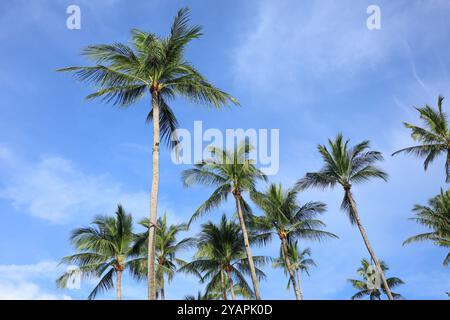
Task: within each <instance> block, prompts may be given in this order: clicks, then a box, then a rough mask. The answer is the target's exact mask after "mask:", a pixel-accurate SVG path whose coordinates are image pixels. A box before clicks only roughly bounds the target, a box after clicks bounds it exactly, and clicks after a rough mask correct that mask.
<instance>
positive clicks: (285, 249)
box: [281, 237, 300, 300]
mask: <svg viewBox="0 0 450 320" xmlns="http://www.w3.org/2000/svg"><path fill="white" fill-rule="evenodd" d="M281 247H282V248H283V258H284V263H285V264H286V268H287V269H288V271H289V277H290V279H291V282H292V287H293V288H294V293H295V298H296V299H297V300H300V294H299V292H298V288H297V284H296V282H295V277H294V270H293V269H292V265H291V261H290V260H289V252H288V245H287V241H286V238H285V237H282V238H281Z"/></svg>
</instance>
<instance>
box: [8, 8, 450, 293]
mask: <svg viewBox="0 0 450 320" xmlns="http://www.w3.org/2000/svg"><path fill="white" fill-rule="evenodd" d="M70 4H77V5H79V6H80V8H81V12H82V17H81V19H82V20H81V21H82V22H81V23H82V25H81V30H68V29H67V28H66V18H67V14H66V8H67V6H68V5H70ZM370 4H377V5H379V6H380V8H381V19H382V22H381V30H373V31H370V30H368V29H367V27H366V19H367V17H368V15H367V14H366V8H367V7H368V5H370ZM185 5H189V7H190V8H191V10H192V21H193V22H194V23H196V24H201V25H203V26H204V36H203V38H202V39H201V40H199V41H195V42H194V43H193V44H192V45H191V46H190V47H189V48H188V51H187V56H188V59H189V60H190V61H192V63H194V64H195V65H196V66H197V67H198V69H199V70H201V71H202V72H203V73H204V75H205V76H207V78H209V79H210V80H211V81H212V82H213V83H214V84H215V85H217V86H218V87H220V88H222V89H223V90H225V91H228V92H230V93H232V94H233V95H234V96H235V97H237V98H238V100H239V101H240V102H241V104H242V107H240V108H239V109H238V108H230V109H225V110H224V111H220V112H219V111H213V110H209V109H205V108H202V107H199V106H195V105H194V106H193V105H190V104H188V103H186V102H185V101H182V100H177V101H175V102H174V105H173V106H174V109H175V111H176V114H177V116H178V119H179V121H180V123H181V126H182V127H183V128H187V129H192V127H193V122H194V121H195V120H202V121H203V126H204V128H219V129H222V130H224V129H226V128H244V129H248V128H255V129H280V170H279V173H278V174H277V175H276V176H272V177H270V179H271V181H274V182H282V183H283V184H285V185H287V186H289V185H292V184H293V183H294V182H295V181H296V180H297V179H298V178H300V177H302V176H303V175H304V174H305V173H306V172H309V171H314V170H317V169H319V168H320V166H321V162H320V159H319V157H318V154H317V151H316V145H317V144H318V143H324V142H325V141H326V139H327V138H329V137H333V136H335V135H336V134H337V133H339V132H342V133H343V134H344V135H345V137H348V138H350V139H351V141H352V142H355V143H356V142H359V141H361V140H364V139H369V140H371V141H372V145H373V147H374V149H377V150H380V151H382V152H383V153H384V154H385V157H386V160H385V161H384V162H383V163H382V167H383V168H384V169H385V170H386V171H387V172H388V173H389V174H390V180H389V183H384V182H379V181H373V182H370V183H367V184H366V185H361V186H358V187H356V188H355V190H354V193H355V197H356V200H357V202H358V205H359V209H360V211H361V216H362V220H363V223H364V224H365V225H366V228H367V232H368V235H369V237H370V240H371V242H372V244H373V246H374V248H375V250H376V252H377V254H378V256H379V257H380V258H382V259H383V260H385V261H386V262H387V263H388V264H389V266H390V271H389V273H388V274H389V275H395V276H398V277H400V278H401V279H403V280H404V281H405V282H406V284H405V285H404V286H402V287H401V288H400V289H399V290H398V292H399V293H401V294H403V295H404V296H405V297H406V298H409V299H445V298H446V295H445V294H444V292H445V291H449V290H450V274H449V272H450V269H449V268H448V267H447V268H445V267H443V266H442V261H443V259H444V257H445V255H446V254H447V252H446V251H445V250H443V249H440V248H437V247H435V246H433V245H432V244H429V243H422V244H414V245H411V246H408V247H402V242H403V241H404V240H405V239H406V238H407V237H408V236H411V235H414V234H416V233H418V232H420V231H423V229H422V228H421V227H419V226H417V225H416V224H415V223H414V222H412V221H409V220H408V218H409V217H411V216H412V214H411V208H412V207H413V205H414V204H418V203H421V204H423V203H425V202H426V201H427V200H428V199H429V198H430V197H432V196H434V195H436V194H437V193H438V192H439V189H440V188H441V187H446V186H445V183H444V178H443V177H444V171H443V165H444V162H443V161H444V160H443V159H438V160H437V161H435V163H434V164H433V165H432V166H431V167H430V169H429V171H428V172H426V173H425V172H424V171H423V167H422V163H421V161H419V160H416V159H412V158H408V157H404V156H399V157H396V158H392V157H390V154H391V153H392V152H393V151H395V150H398V149H400V148H401V147H404V146H408V145H410V144H411V141H410V137H409V135H408V132H407V131H406V130H405V129H404V128H403V127H402V121H408V122H414V123H417V114H416V112H415V110H414V109H413V106H422V105H423V104H425V103H428V104H431V105H433V106H434V105H435V103H436V101H437V97H438V95H439V94H443V95H444V96H450V76H449V71H450V61H449V59H448V52H449V49H450V47H449V46H450V44H449V43H448V41H446V40H447V39H449V36H450V34H449V33H450V28H449V27H450V26H449V22H448V15H449V13H450V3H449V2H448V1H445V0H428V1H419V0H416V1H410V0H409V1H406V0H405V1H401V0H398V1H395V2H394V1H331V0H326V1H282V2H280V1H276V2H275V1H269V0H262V1H256V0H255V1H226V2H225V1H224V2H217V1H214V2H213V1H208V2H207V1H190V2H189V3H188V2H186V1H153V0H152V1H148V0H146V1H143V0H142V1H133V5H130V2H128V1H121V0H97V1H87V0H83V1H62V0H61V1H46V0H39V1H32V2H31V1H24V0H18V1H14V2H13V3H8V4H6V3H5V2H2V3H0V27H1V28H0V41H1V43H2V47H3V50H2V51H1V52H0V70H1V72H0V87H1V90H0V100H1V104H0V127H1V128H2V130H1V134H0V215H1V218H2V221H3V223H2V225H3V228H2V232H1V233H0V252H1V254H0V271H1V272H0V298H7V297H16V298H19V297H21V298H31V299H38V298H44V299H52V298H55V299H64V298H67V299H70V298H71V299H83V298H85V297H86V296H87V294H88V292H89V290H90V289H91V288H92V284H90V283H84V284H83V285H82V286H81V289H79V290H58V289H56V288H55V285H54V279H55V278H56V277H57V275H58V274H60V273H61V272H62V271H64V269H63V268H61V267H57V262H58V261H59V259H60V258H61V257H62V256H64V255H67V254H70V253H72V248H71V247H70V244H69V242H68V236H69V233H70V230H72V229H73V228H75V227H79V226H83V225H86V224H88V223H89V222H90V220H91V219H92V217H94V216H95V215H97V214H112V213H113V212H114V209H115V206H116V205H117V203H122V204H123V205H124V207H125V208H126V209H127V210H128V211H130V212H132V213H133V215H134V216H135V219H136V220H138V219H140V218H142V217H144V216H146V215H147V212H148V202H149V199H148V198H149V197H148V193H149V187H150V175H151V158H150V148H149V146H150V142H151V127H150V126H148V125H146V124H145V121H144V120H145V117H146V113H147V112H148V108H149V100H148V99H144V100H142V101H141V102H139V103H138V104H136V105H134V106H133V107H131V108H129V109H128V110H118V109H114V108H112V107H111V106H109V105H106V104H103V103H100V102H90V103H86V102H84V101H83V97H84V96H85V95H86V94H87V93H88V92H90V91H89V88H86V87H85V86H83V85H82V84H80V83H76V82H75V81H73V79H71V78H70V77H69V76H68V75H65V74H58V73H56V72H54V70H55V69H57V68H59V67H65V66H69V65H80V64H84V63H86V61H85V60H84V59H83V57H80V55H79V52H80V49H81V48H82V47H83V46H86V45H89V44H94V43H111V42H115V41H121V42H127V41H128V39H129V30H130V29H131V28H134V27H137V28H140V29H142V30H147V31H152V32H156V33H159V34H167V32H168V29H169V26H170V23H171V21H172V18H173V16H174V14H175V13H176V11H177V10H178V9H179V8H180V7H183V6H185ZM448 103H449V102H447V100H445V101H444V106H445V107H446V108H447V107H448ZM162 163H163V164H162V166H161V189H160V190H161V192H160V204H159V208H160V213H162V212H163V211H164V210H166V211H167V212H168V217H169V219H170V220H171V221H172V222H182V221H186V220H187V219H188V218H189V217H190V215H191V214H192V212H193V211H194V210H195V209H196V207H197V206H198V205H199V204H201V202H202V201H203V200H205V199H206V197H207V195H208V192H210V191H211V190H209V189H207V188H202V187H196V188H193V189H184V188H183V187H182V185H181V182H180V172H181V171H182V170H183V169H186V168H187V167H186V166H177V165H174V164H173V163H172V162H171V161H170V156H169V153H168V151H167V150H165V151H164V152H163V155H162ZM341 197H342V192H341V190H338V189H336V190H333V191H308V192H305V193H304V194H302V195H301V196H300V198H299V199H300V201H301V202H305V201H310V200H320V201H323V202H325V203H327V205H328V211H327V212H326V213H325V214H324V216H323V217H322V218H323V221H324V222H325V223H326V224H327V230H329V231H331V232H333V233H335V234H337V235H338V236H339V237H340V238H339V239H338V240H330V241H326V242H323V243H319V244H317V243H310V242H302V243H301V245H302V246H303V247H311V248H312V253H313V258H314V259H315V260H316V263H317V264H318V268H315V269H313V270H312V272H311V276H310V277H307V278H304V281H303V285H304V293H305V297H306V298H307V299H348V298H349V297H350V296H351V295H352V293H353V290H352V288H351V286H350V285H349V284H348V282H347V281H346V279H348V278H351V277H355V276H356V274H355V270H356V268H357V267H358V265H359V260H360V259H361V258H362V257H367V254H366V251H365V248H364V245H363V243H362V240H361V239H360V235H359V233H358V230H357V229H356V228H354V227H352V226H350V224H349V222H348V220H347V218H346V217H345V215H344V214H343V213H342V212H341V211H340V210H339V204H340V201H341ZM222 212H227V213H228V214H230V213H231V212H232V206H231V203H230V204H228V205H224V206H223V208H220V209H219V210H217V211H216V212H214V213H212V214H210V216H209V217H204V218H203V219H202V220H201V221H206V220H207V219H209V218H210V219H217V217H219V216H220V215H221V213H222ZM201 221H199V222H198V223H196V224H195V225H194V226H193V227H192V230H191V231H190V233H191V234H195V233H196V232H197V231H198V230H199V224H200V222H201ZM277 248H278V243H277V241H276V240H274V242H273V243H272V244H271V245H270V246H268V247H266V248H264V249H254V251H255V253H265V254H272V255H275V254H277V253H278V249H277ZM185 258H189V255H186V256H185ZM265 271H266V273H267V275H268V280H267V281H265V282H263V283H261V289H262V296H263V298H267V299H269V298H272V299H285V298H292V292H288V291H286V290H285V285H286V278H285V276H284V275H283V273H282V271H280V270H273V269H271V268H270V267H269V266H268V267H266V269H265ZM123 286H124V293H123V295H124V297H125V298H130V299H139V298H145V293H146V288H145V284H144V283H141V284H139V283H136V282H134V281H132V280H131V279H129V278H125V280H124V285H123ZM196 292H197V280H196V279H194V278H192V277H186V276H185V275H178V276H176V278H175V280H174V282H173V283H172V284H171V285H170V286H169V287H168V288H167V297H168V298H182V297H183V296H184V295H186V294H192V293H196ZM112 297H113V293H109V294H105V295H102V296H101V298H112Z"/></svg>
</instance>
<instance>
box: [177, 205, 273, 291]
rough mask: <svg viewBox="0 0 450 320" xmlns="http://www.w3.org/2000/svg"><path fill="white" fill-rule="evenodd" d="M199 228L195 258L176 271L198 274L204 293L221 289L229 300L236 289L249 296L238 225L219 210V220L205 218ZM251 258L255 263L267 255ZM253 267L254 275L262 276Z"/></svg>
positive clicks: (243, 251)
mask: <svg viewBox="0 0 450 320" xmlns="http://www.w3.org/2000/svg"><path fill="white" fill-rule="evenodd" d="M201 228H202V231H201V233H200V235H199V236H198V244H197V248H198V251H197V253H196V255H195V260H194V261H191V262H189V263H187V264H185V265H183V266H182V267H181V268H180V271H182V272H186V273H190V274H194V275H196V276H198V277H199V278H200V281H201V283H205V282H207V285H206V292H205V294H206V295H214V294H215V293H217V292H221V293H222V297H223V299H224V300H227V299H228V293H230V294H231V297H232V299H233V300H234V299H236V296H237V294H238V293H240V294H241V295H243V296H244V297H247V298H250V297H252V296H253V293H252V290H251V289H250V287H249V285H248V283H247V280H246V279H245V274H248V273H249V271H250V269H249V265H248V260H247V259H246V257H245V246H244V241H243V235H242V233H241V232H240V227H239V225H238V224H236V223H235V222H233V221H227V218H226V215H225V214H223V215H222V218H221V220H220V222H219V224H217V225H216V224H214V223H213V222H208V223H206V224H203V225H202V227H201ZM252 240H253V239H252ZM253 259H254V262H255V264H256V266H259V265H262V264H264V263H266V262H267V258H266V257H262V256H255V257H253ZM255 271H256V274H257V276H258V278H263V277H265V275H264V273H263V272H262V271H261V270H260V269H258V268H255ZM236 289H238V290H239V292H236Z"/></svg>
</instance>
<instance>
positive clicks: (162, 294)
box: [161, 275, 166, 300]
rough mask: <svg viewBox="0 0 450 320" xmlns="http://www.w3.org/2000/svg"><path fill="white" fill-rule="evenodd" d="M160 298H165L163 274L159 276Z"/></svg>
mask: <svg viewBox="0 0 450 320" xmlns="http://www.w3.org/2000/svg"><path fill="white" fill-rule="evenodd" d="M161 300H166V295H165V292H164V275H163V276H162V277H161Z"/></svg>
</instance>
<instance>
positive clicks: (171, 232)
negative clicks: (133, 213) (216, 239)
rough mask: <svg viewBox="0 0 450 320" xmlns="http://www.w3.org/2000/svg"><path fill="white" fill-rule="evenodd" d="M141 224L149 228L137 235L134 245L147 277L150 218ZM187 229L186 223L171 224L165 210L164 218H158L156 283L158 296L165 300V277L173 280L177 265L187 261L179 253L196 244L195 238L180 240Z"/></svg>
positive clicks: (134, 250)
mask: <svg viewBox="0 0 450 320" xmlns="http://www.w3.org/2000/svg"><path fill="white" fill-rule="evenodd" d="M139 224H140V225H142V226H143V227H145V228H146V229H147V231H146V232H143V233H139V234H137V235H136V242H135V244H134V246H133V252H136V253H137V254H139V253H140V258H139V259H136V260H138V261H140V263H141V266H140V275H141V277H142V278H145V277H146V275H147V259H146V257H145V253H146V252H147V245H148V229H149V225H150V223H149V220H148V219H143V220H141V221H140V222H139ZM183 231H187V225H186V224H184V223H183V224H175V225H169V224H168V223H167V215H166V212H164V215H163V216H162V218H161V217H160V218H158V221H157V223H156V259H155V263H156V283H157V291H156V293H157V296H160V297H161V300H165V277H167V281H168V282H169V283H170V282H171V281H172V280H173V277H174V275H175V272H176V271H177V266H180V265H183V264H185V263H186V262H185V261H183V260H181V259H179V258H178V257H177V255H178V254H179V253H180V252H181V251H183V250H186V249H188V248H190V247H192V246H194V245H195V240H194V239H193V238H184V239H182V240H179V241H178V236H179V234H180V233H181V232H183Z"/></svg>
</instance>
